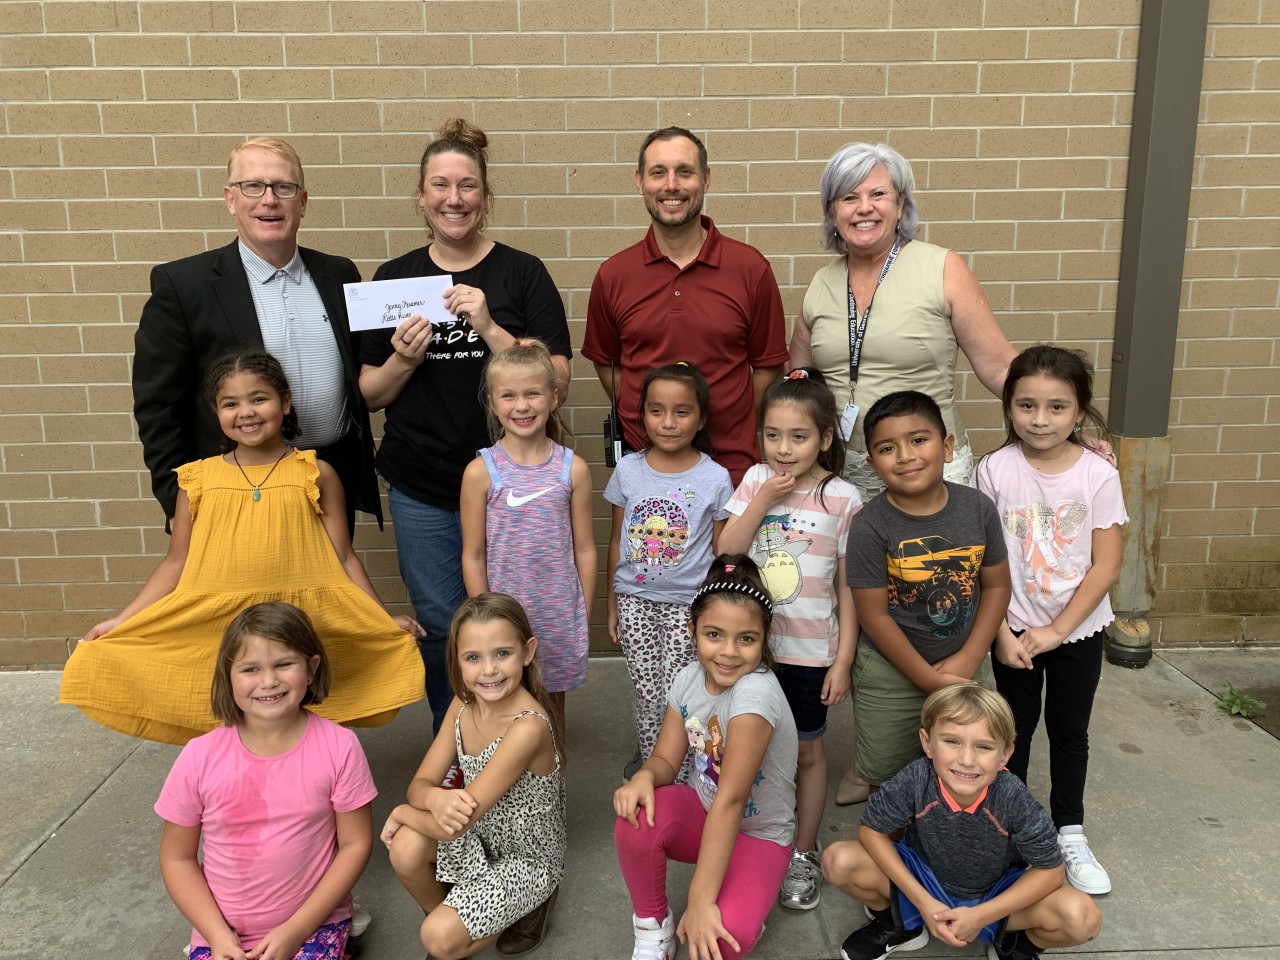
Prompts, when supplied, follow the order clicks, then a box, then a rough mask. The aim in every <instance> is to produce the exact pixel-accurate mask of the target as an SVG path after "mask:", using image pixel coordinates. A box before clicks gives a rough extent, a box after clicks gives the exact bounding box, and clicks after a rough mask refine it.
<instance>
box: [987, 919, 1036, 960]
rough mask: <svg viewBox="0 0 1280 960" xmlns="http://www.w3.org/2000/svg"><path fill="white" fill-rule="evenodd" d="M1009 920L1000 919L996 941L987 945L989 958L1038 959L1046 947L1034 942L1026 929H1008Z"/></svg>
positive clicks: (993, 959) (1000, 959)
mask: <svg viewBox="0 0 1280 960" xmlns="http://www.w3.org/2000/svg"><path fill="white" fill-rule="evenodd" d="M1008 922H1009V921H1008V918H1006V919H1004V920H1001V921H1000V926H999V927H998V928H997V929H996V941H995V943H992V944H988V946H987V960H1037V958H1038V957H1039V956H1040V953H1041V952H1042V951H1043V950H1044V947H1037V946H1036V945H1035V944H1034V943H1032V942H1031V938H1030V937H1028V936H1027V932H1026V931H1025V930H1006V929H1005V924H1006V923H1008Z"/></svg>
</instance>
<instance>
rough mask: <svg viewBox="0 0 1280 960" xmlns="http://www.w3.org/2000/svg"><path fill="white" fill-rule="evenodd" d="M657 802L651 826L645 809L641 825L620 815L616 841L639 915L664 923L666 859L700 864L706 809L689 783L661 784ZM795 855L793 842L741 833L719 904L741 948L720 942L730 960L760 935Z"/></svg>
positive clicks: (665, 909) (636, 912)
mask: <svg viewBox="0 0 1280 960" xmlns="http://www.w3.org/2000/svg"><path fill="white" fill-rule="evenodd" d="M653 806H654V817H653V826H652V827H650V826H649V824H648V822H647V821H646V820H645V818H644V815H643V812H642V813H641V816H640V828H639V829H636V828H635V827H633V826H631V824H630V823H628V822H627V821H626V820H624V819H622V818H621V817H619V818H618V822H617V823H616V824H614V827H613V842H614V845H615V846H616V847H617V848H618V863H619V864H620V865H621V867H622V879H623V880H624V881H626V884H627V890H628V891H629V892H630V894H631V907H632V909H633V910H634V911H635V914H636V916H637V917H642V918H648V917H653V918H655V919H656V920H658V922H662V919H663V918H664V917H665V916H666V915H667V861H668V860H678V861H680V862H681V863H697V862H698V851H699V849H700V847H701V846H702V828H703V825H704V824H705V823H706V820H707V813H706V811H705V810H703V809H702V801H701V800H699V799H698V794H697V791H695V790H694V789H693V787H690V786H686V785H684V784H672V785H669V786H665V787H659V788H658V790H657V791H656V792H655V794H654V804H653ZM790 859H791V848H790V847H789V846H788V847H783V846H779V845H778V844H776V843H774V842H773V841H771V840H761V839H760V838H759V837H750V836H747V835H746V834H745V833H739V834H738V839H737V840H735V841H734V844H733V855H732V856H731V857H730V858H729V867H728V869H727V870H725V873H724V882H723V883H722V884H721V885H720V896H719V897H718V898H717V899H716V906H718V907H719V908H720V917H721V919H722V920H723V921H724V925H725V927H726V928H727V929H728V930H729V932H730V933H732V934H733V936H734V939H736V940H737V941H738V943H739V944H740V945H741V947H742V952H741V953H734V952H733V950H732V949H731V948H730V947H729V945H728V944H726V943H725V942H724V941H723V940H721V941H720V953H721V955H722V956H723V957H724V958H725V960H736V958H737V957H744V956H746V955H747V954H748V953H750V952H751V948H752V947H754V946H755V945H756V941H757V940H759V939H760V933H761V928H762V927H763V926H764V918H765V917H767V916H768V915H769V910H770V908H772V907H773V904H774V902H775V901H776V900H777V899H778V891H779V890H780V889H781V888H782V878H783V876H784V875H785V874H786V872H787V863H788V861H789V860H790Z"/></svg>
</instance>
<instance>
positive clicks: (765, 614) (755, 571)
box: [689, 553, 776, 670]
mask: <svg viewBox="0 0 1280 960" xmlns="http://www.w3.org/2000/svg"><path fill="white" fill-rule="evenodd" d="M712 600H726V601H728V602H729V603H736V604H741V605H743V606H746V605H750V606H753V607H755V609H756V610H757V611H758V612H759V614H760V622H761V623H762V624H763V625H764V636H763V637H761V638H760V639H761V645H762V649H761V653H760V662H761V663H762V664H764V665H765V666H766V667H768V668H769V669H770V670H772V669H773V668H774V666H775V665H776V661H775V660H774V656H773V649H772V644H770V643H769V626H770V625H771V624H772V623H773V601H772V600H770V599H769V588H768V587H766V586H765V585H764V577H763V576H761V574H760V568H759V567H758V566H756V562H755V561H754V560H752V559H751V558H750V557H748V556H747V555H746V554H745V553H722V554H721V555H720V556H718V557H716V558H715V559H714V560H712V561H711V567H710V569H709V570H707V576H706V578H705V579H704V580H703V581H702V585H701V586H699V587H698V592H697V593H695V594H694V595H693V603H691V604H690V605H689V630H690V632H694V631H696V629H697V624H698V620H699V619H700V618H701V617H702V615H703V614H704V613H705V612H706V610H707V607H709V606H710V605H711V601H712Z"/></svg>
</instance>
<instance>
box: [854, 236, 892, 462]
mask: <svg viewBox="0 0 1280 960" xmlns="http://www.w3.org/2000/svg"><path fill="white" fill-rule="evenodd" d="M901 249H902V241H900V240H894V241H893V248H892V249H891V250H890V251H889V256H888V257H886V258H885V261H884V267H883V268H882V269H881V270H880V279H879V280H877V281H876V290H879V289H880V284H882V283H884V278H885V276H886V275H888V273H889V268H890V267H892V266H893V261H895V260H897V259H898V252H899V251H900V250H901ZM844 270H845V289H846V290H847V291H848V293H849V402H848V403H846V404H845V405H844V411H843V412H842V413H841V414H840V436H841V438H842V439H843V440H844V441H845V443H848V442H849V438H850V437H852V436H853V428H854V425H855V424H856V423H857V422H858V405H857V404H856V403H854V402H853V391H854V389H855V388H856V387H857V385H858V367H859V366H861V364H862V343H863V340H865V339H866V335H867V322H868V321H869V320H870V319H871V305H872V304H874V303H875V302H876V295H875V293H874V292H873V293H872V294H871V300H870V301H869V302H868V303H867V309H866V311H865V312H864V313H863V314H862V316H861V318H859V316H858V301H857V299H856V298H855V297H854V295H853V285H852V284H851V283H849V282H848V278H849V261H848V260H846V261H845V265H844Z"/></svg>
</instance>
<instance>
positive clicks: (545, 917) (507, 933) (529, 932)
mask: <svg viewBox="0 0 1280 960" xmlns="http://www.w3.org/2000/svg"><path fill="white" fill-rule="evenodd" d="M559 894H560V888H559V887H556V888H555V889H554V890H552V891H551V896H549V897H547V899H546V900H544V901H542V903H540V904H539V905H538V906H536V907H534V908H533V909H532V910H531V911H529V912H528V913H526V914H525V915H524V916H523V917H521V918H520V919H519V920H517V921H516V922H515V923H513V924H512V925H511V926H509V927H507V929H506V930H504V931H502V933H501V934H499V936H498V942H497V944H496V949H497V951H498V953H500V954H502V956H504V957H522V956H524V955H525V954H526V953H531V952H532V951H534V950H537V949H538V947H540V946H542V938H543V937H545V936H546V935H547V927H548V926H550V924H551V911H552V910H554V909H555V906H556V897H557V896H559Z"/></svg>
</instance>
